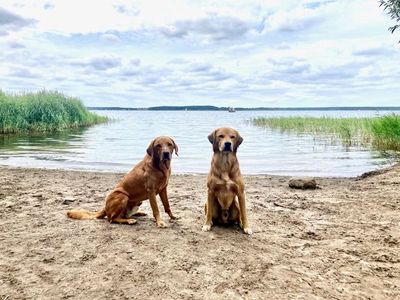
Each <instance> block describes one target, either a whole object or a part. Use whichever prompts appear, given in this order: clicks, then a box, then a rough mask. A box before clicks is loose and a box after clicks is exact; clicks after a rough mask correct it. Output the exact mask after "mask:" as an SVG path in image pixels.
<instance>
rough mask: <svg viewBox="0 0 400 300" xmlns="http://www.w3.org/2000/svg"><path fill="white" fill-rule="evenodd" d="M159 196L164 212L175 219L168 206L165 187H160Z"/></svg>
mask: <svg viewBox="0 0 400 300" xmlns="http://www.w3.org/2000/svg"><path fill="white" fill-rule="evenodd" d="M160 198H161V201H162V204H163V206H164V210H165V212H166V213H167V214H168V216H169V217H170V218H171V219H172V220H175V219H176V217H175V216H174V215H173V214H172V211H171V208H170V207H169V201H168V194H167V188H166V187H165V188H164V189H162V191H161V192H160Z"/></svg>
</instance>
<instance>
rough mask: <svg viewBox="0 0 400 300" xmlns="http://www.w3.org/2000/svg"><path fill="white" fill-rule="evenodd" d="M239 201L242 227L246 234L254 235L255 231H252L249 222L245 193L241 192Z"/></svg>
mask: <svg viewBox="0 0 400 300" xmlns="http://www.w3.org/2000/svg"><path fill="white" fill-rule="evenodd" d="M238 200H239V208H240V225H241V227H242V228H243V231H244V233H247V234H252V233H253V231H252V230H251V228H250V226H249V221H248V220H247V211H246V198H245V196H244V191H239V193H238Z"/></svg>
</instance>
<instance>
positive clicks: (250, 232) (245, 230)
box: [243, 227, 253, 234]
mask: <svg viewBox="0 0 400 300" xmlns="http://www.w3.org/2000/svg"><path fill="white" fill-rule="evenodd" d="M243 231H244V233H246V234H253V230H251V228H249V227H246V228H244V229H243Z"/></svg>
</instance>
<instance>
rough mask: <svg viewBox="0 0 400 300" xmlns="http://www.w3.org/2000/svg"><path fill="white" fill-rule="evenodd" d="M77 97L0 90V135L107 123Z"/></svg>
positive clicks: (43, 92) (47, 92)
mask: <svg viewBox="0 0 400 300" xmlns="http://www.w3.org/2000/svg"><path fill="white" fill-rule="evenodd" d="M106 121H107V118H106V117H103V116H99V115H97V114H94V113H92V112H90V111H88V110H87V109H86V108H85V107H84V106H83V104H82V102H81V101H80V100H79V99H77V98H72V97H67V96H65V95H63V94H62V93H59V92H50V91H40V92H36V93H22V94H13V95H12V94H6V93H4V92H2V91H1V90H0V134H12V133H27V132H45V131H60V130H64V129H67V128H77V127H82V126H89V125H93V124H98V123H103V122H106Z"/></svg>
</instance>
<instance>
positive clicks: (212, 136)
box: [208, 130, 218, 152]
mask: <svg viewBox="0 0 400 300" xmlns="http://www.w3.org/2000/svg"><path fill="white" fill-rule="evenodd" d="M208 140H209V141H210V143H211V144H213V150H214V152H216V151H218V143H217V130H214V131H213V132H211V133H210V134H209V135H208Z"/></svg>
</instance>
